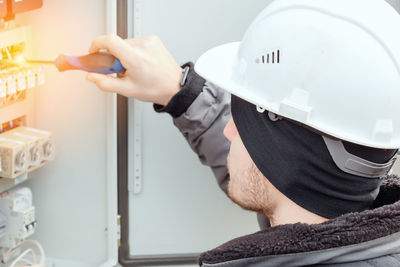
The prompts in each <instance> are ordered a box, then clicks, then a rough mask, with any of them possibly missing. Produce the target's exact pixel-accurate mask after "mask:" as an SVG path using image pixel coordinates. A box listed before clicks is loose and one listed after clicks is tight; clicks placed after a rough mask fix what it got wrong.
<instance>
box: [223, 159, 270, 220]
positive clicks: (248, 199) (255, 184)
mask: <svg viewBox="0 0 400 267" xmlns="http://www.w3.org/2000/svg"><path fill="white" fill-rule="evenodd" d="M230 164H231V163H230V158H229V155H228V170H229V172H230V181H229V183H228V195H229V197H230V198H231V199H232V201H233V202H235V203H236V204H238V205H239V206H241V207H242V208H244V209H246V210H251V211H256V212H260V213H263V214H264V215H265V216H267V217H270V216H271V215H272V209H273V207H272V205H271V199H270V191H269V189H268V181H267V180H266V178H265V176H264V175H263V174H262V173H261V172H260V171H259V170H258V168H257V167H256V165H255V164H254V163H253V162H252V164H251V165H250V166H249V167H248V168H247V169H246V170H244V171H242V172H241V173H234V172H231V170H232V168H231V166H230Z"/></svg>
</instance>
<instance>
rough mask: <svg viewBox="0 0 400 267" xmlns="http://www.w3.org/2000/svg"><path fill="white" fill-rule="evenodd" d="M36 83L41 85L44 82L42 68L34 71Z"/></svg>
mask: <svg viewBox="0 0 400 267" xmlns="http://www.w3.org/2000/svg"><path fill="white" fill-rule="evenodd" d="M36 82H37V84H38V85H42V84H44V82H45V77H44V69H43V67H38V68H37V69H36Z"/></svg>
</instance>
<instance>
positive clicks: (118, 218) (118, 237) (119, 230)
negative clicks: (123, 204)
mask: <svg viewBox="0 0 400 267" xmlns="http://www.w3.org/2000/svg"><path fill="white" fill-rule="evenodd" d="M117 243H118V247H120V246H121V215H119V214H118V215H117Z"/></svg>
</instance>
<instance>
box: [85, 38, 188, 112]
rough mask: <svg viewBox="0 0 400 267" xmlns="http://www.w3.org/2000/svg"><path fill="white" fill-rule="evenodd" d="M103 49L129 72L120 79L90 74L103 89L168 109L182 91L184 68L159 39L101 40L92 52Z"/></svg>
mask: <svg viewBox="0 0 400 267" xmlns="http://www.w3.org/2000/svg"><path fill="white" fill-rule="evenodd" d="M101 49H106V50H108V51H109V52H110V53H111V54H113V55H114V56H115V57H117V58H118V59H119V60H120V61H121V64H122V65H123V66H124V67H125V69H126V72H125V73H124V74H123V76H122V77H119V78H116V77H111V76H107V75H102V74H96V73H89V74H88V75H87V79H88V80H89V81H92V82H94V83H95V84H96V85H97V86H98V87H99V88H100V89H102V90H104V91H108V92H115V93H118V94H121V95H124V96H126V97H134V98H136V99H139V100H142V101H145V102H153V103H156V104H160V105H164V106H165V105H167V104H168V102H169V101H170V99H171V98H172V97H173V96H174V95H175V94H176V93H177V92H178V91H179V90H180V85H179V83H180V80H181V78H182V68H181V67H180V66H179V65H178V64H177V63H176V61H175V60H174V58H173V57H172V56H171V54H170V53H169V52H168V50H167V49H166V48H165V46H164V45H163V43H162V42H161V40H160V39H159V38H158V37H156V36H154V35H151V36H147V37H143V38H137V39H128V40H123V39H121V38H120V37H118V36H116V35H107V36H100V37H97V38H96V39H95V40H94V41H93V43H92V46H91V47H90V49H89V52H90V53H94V52H98V51H99V50H101Z"/></svg>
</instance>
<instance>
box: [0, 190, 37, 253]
mask: <svg viewBox="0 0 400 267" xmlns="http://www.w3.org/2000/svg"><path fill="white" fill-rule="evenodd" d="M0 212H1V215H3V216H4V218H5V221H6V223H5V225H4V230H5V231H4V233H3V237H2V238H1V239H0V246H1V247H3V248H14V247H16V246H18V245H19V244H21V243H22V242H23V241H24V240H25V239H27V238H28V237H30V236H31V235H32V234H33V233H34V232H35V227H36V219H35V207H34V206H33V205H32V192H31V190H30V189H29V188H27V187H24V188H20V189H17V190H12V191H8V192H5V193H3V194H2V195H1V196H0ZM0 223H1V216H0ZM0 227H1V225H0ZM0 234H1V229H0ZM0 236H1V235H0Z"/></svg>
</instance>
